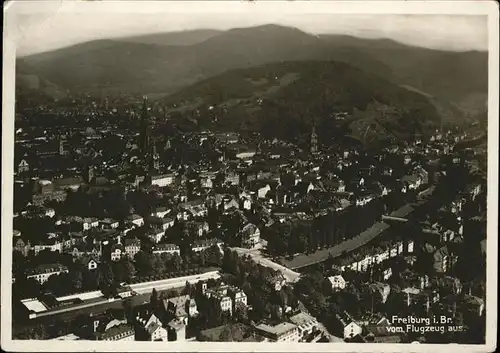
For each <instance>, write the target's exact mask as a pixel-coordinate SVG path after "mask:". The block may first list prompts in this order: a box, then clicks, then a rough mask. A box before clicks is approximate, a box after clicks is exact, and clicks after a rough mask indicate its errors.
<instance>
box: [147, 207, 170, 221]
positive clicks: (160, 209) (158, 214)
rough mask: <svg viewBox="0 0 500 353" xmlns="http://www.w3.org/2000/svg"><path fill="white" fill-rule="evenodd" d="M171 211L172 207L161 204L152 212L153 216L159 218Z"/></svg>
mask: <svg viewBox="0 0 500 353" xmlns="http://www.w3.org/2000/svg"><path fill="white" fill-rule="evenodd" d="M169 213H170V209H169V208H167V207H165V206H160V207H156V208H155V209H154V210H153V212H151V216H155V217H158V218H163V217H165V216H166V215H167V214H169Z"/></svg>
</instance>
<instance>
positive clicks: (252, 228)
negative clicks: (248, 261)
mask: <svg viewBox="0 0 500 353" xmlns="http://www.w3.org/2000/svg"><path fill="white" fill-rule="evenodd" d="M238 236H239V237H240V238H241V245H242V246H243V247H245V248H250V249H251V248H254V247H255V246H256V245H257V244H259V242H260V230H259V228H257V226H256V225H254V224H252V223H248V224H247V225H245V226H244V227H243V229H242V230H241V231H240V233H239V235H238Z"/></svg>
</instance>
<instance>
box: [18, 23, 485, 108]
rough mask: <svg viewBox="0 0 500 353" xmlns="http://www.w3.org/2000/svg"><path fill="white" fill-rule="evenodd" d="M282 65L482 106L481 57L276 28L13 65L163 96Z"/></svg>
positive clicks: (82, 51) (78, 51)
mask: <svg viewBox="0 0 500 353" xmlns="http://www.w3.org/2000/svg"><path fill="white" fill-rule="evenodd" d="M179 43H184V44H185V45H179ZM284 61H340V62H344V63H348V64H350V65H351V66H354V67H357V68H360V69H362V70H364V71H367V72H370V73H373V74H376V75H378V76H380V77H382V78H384V79H387V80H389V81H391V82H394V83H396V84H398V85H409V86H412V87H414V88H415V89H417V90H420V91H422V92H424V93H426V94H430V95H432V96H434V97H436V99H438V100H441V101H446V102H448V103H450V104H452V105H454V106H455V107H457V108H458V109H460V110H463V111H466V112H476V111H480V110H482V109H484V107H485V102H486V97H487V53H484V52H444V51H437V50H431V49H425V48H419V47H411V46H407V45H404V44H401V43H398V42H394V41H391V40H369V39H360V38H355V37H349V36H336V35H318V36H316V35H311V34H308V33H305V32H303V31H301V30H298V29H296V28H289V27H283V26H277V25H265V26H258V27H252V28H239V29H232V30H228V31H212V32H211V31H204V30H202V31H198V32H196V31H194V32H193V33H190V32H178V33H166V34H158V35H147V36H137V37H131V38H120V39H113V40H98V41H93V42H87V43H82V44H77V45H74V46H72V47H69V48H63V49H59V50H56V51H52V52H47V53H41V54H36V55H32V56H28V57H24V58H19V59H18V64H19V63H21V64H28V65H29V66H31V67H32V68H33V70H34V72H32V74H35V75H37V76H39V77H41V78H44V79H46V80H47V81H49V82H52V83H53V84H55V85H57V86H60V87H63V88H64V89H69V90H70V91H76V92H90V93H92V94H98V95H102V94H109V95H112V94H115V93H118V92H129V93H138V94H143V93H157V94H160V95H170V94H173V93H175V92H177V91H179V90H181V89H182V88H184V87H187V86H189V85H191V84H194V83H195V82H198V81H201V80H204V79H207V78H209V77H212V76H215V75H218V74H220V73H223V72H225V71H228V70H233V69H240V68H250V67H254V66H260V65H265V64H268V63H274V62H284Z"/></svg>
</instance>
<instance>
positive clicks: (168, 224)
mask: <svg viewBox="0 0 500 353" xmlns="http://www.w3.org/2000/svg"><path fill="white" fill-rule="evenodd" d="M148 223H149V224H150V225H152V226H155V227H159V228H161V229H163V231H166V230H167V229H169V228H172V227H173V226H174V224H175V218H174V217H171V216H166V217H163V218H159V217H156V216H150V217H148Z"/></svg>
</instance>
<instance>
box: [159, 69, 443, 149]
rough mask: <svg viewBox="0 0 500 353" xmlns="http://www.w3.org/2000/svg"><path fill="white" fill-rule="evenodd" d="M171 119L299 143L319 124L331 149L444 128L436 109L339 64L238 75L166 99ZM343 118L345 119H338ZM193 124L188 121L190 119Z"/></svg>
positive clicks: (218, 78) (235, 72) (418, 97)
mask: <svg viewBox="0 0 500 353" xmlns="http://www.w3.org/2000/svg"><path fill="white" fill-rule="evenodd" d="M161 103H162V105H163V106H164V107H165V108H166V111H167V115H168V116H167V117H168V118H170V119H172V120H175V121H182V120H183V119H184V121H186V120H188V121H189V122H190V124H194V125H195V126H196V128H197V129H204V128H215V129H216V130H226V131H250V132H252V131H256V132H260V133H262V134H263V135H264V136H267V137H269V138H272V137H280V138H284V139H288V140H293V141H296V142H297V141H299V142H300V140H303V139H305V138H307V135H308V134H309V132H310V129H311V127H312V126H313V125H316V126H317V127H318V129H317V130H318V133H319V135H320V138H321V139H322V140H323V141H324V142H326V143H330V142H332V140H335V139H342V138H344V137H345V136H350V137H352V138H354V139H356V140H358V141H360V142H362V143H366V142H371V141H373V140H384V139H385V138H387V137H389V136H392V137H394V138H396V139H398V140H404V139H407V138H409V137H412V136H413V135H414V134H415V133H424V134H426V133H429V132H431V131H434V129H435V128H436V127H439V125H440V124H441V114H440V112H438V109H437V106H436V105H435V103H434V102H432V101H431V100H429V97H426V96H424V95H422V94H420V93H417V92H413V91H410V90H408V89H406V88H403V87H400V86H398V85H395V84H393V83H392V82H390V81H388V80H385V79H383V78H380V77H379V76H376V75H374V74H371V73H367V72H364V71H362V70H360V69H358V68H355V67H352V66H350V65H348V64H345V63H341V62H324V61H296V62H282V63H272V64H267V65H263V66H259V67H252V68H248V69H238V70H232V71H228V72H225V73H222V74H220V75H217V76H215V77H212V78H209V79H206V80H203V81H201V82H199V83H196V84H194V85H192V86H189V87H187V88H185V89H182V90H180V91H179V92H177V93H175V94H174V95H172V96H169V97H167V98H164V99H162V100H161ZM338 113H347V116H346V117H345V118H343V119H336V116H338ZM186 117H188V119H185V118H186Z"/></svg>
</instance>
